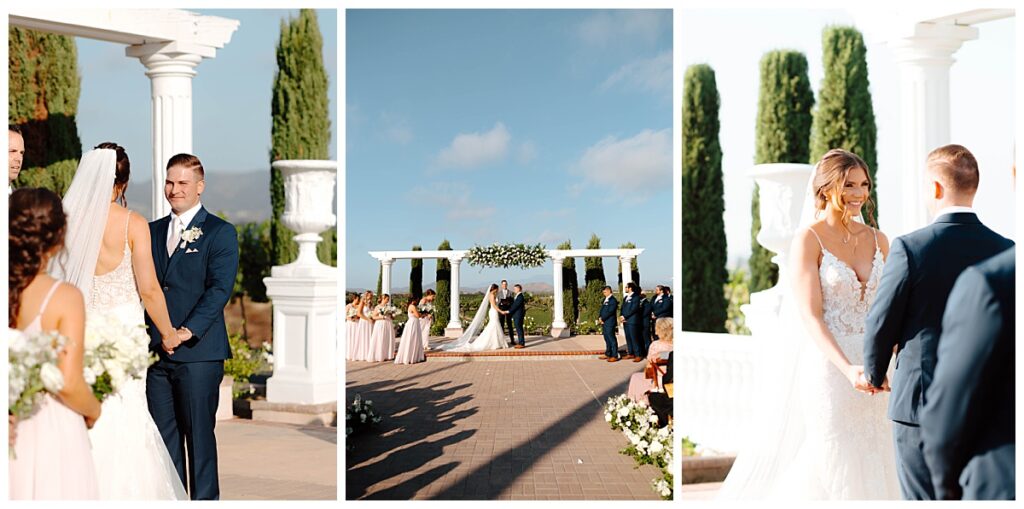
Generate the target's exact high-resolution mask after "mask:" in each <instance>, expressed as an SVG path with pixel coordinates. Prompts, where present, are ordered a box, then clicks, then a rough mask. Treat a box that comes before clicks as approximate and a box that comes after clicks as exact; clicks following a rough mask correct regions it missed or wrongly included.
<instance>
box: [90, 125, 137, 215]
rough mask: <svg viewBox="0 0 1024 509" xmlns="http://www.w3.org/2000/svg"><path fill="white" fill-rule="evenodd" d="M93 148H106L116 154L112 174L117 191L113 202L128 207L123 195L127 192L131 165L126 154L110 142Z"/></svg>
mask: <svg viewBox="0 0 1024 509" xmlns="http://www.w3.org/2000/svg"><path fill="white" fill-rule="evenodd" d="M94 148H98V149H99V148H106V149H110V150H113V151H114V152H117V170H116V171H115V172H114V189H115V190H117V198H114V200H115V201H116V202H117V203H120V204H121V206H123V207H128V198H126V197H125V195H124V193H125V191H127V190H128V177H129V176H130V175H131V172H132V163H131V161H129V160H128V153H127V152H125V151H124V147H122V146H120V145H118V144H117V143H114V142H112V141H105V142H103V143H100V144H99V145H96V147H94Z"/></svg>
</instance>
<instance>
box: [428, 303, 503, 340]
mask: <svg viewBox="0 0 1024 509" xmlns="http://www.w3.org/2000/svg"><path fill="white" fill-rule="evenodd" d="M484 305H486V306H488V308H490V309H489V310H488V312H487V326H486V327H484V330H483V331H482V332H481V333H480V335H479V336H475V337H474V324H472V323H471V324H470V326H469V327H467V330H466V332H465V333H464V334H463V335H462V336H461V337H460V338H459V339H457V340H455V341H452V342H451V343H448V344H446V345H442V346H440V347H439V348H438V350H443V351H446V352H483V351H486V350H500V349H502V348H508V339H507V336H505V332H504V331H503V330H502V329H501V319H500V315H499V313H498V310H497V309H495V308H494V306H492V305H490V299H488V298H486V297H485V298H484V301H483V303H481V306H484ZM480 311H482V309H481V310H478V312H477V315H478V316H480V314H481V313H480ZM475 321H476V320H474V322H475Z"/></svg>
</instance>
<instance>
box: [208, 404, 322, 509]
mask: <svg viewBox="0 0 1024 509" xmlns="http://www.w3.org/2000/svg"><path fill="white" fill-rule="evenodd" d="M337 445H338V430H337V428H325V427H306V426H290V425H286V424H271V423H263V422H255V421H250V420H244V419H233V420H230V421H221V422H218V423H217V453H218V469H219V471H220V492H221V493H220V496H221V499H223V500H337V498H338V487H337V485H338V447H337Z"/></svg>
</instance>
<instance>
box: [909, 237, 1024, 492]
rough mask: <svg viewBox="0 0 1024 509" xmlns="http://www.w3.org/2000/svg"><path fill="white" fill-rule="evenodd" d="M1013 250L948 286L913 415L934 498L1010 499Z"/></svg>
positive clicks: (1013, 300)
mask: <svg viewBox="0 0 1024 509" xmlns="http://www.w3.org/2000/svg"><path fill="white" fill-rule="evenodd" d="M1016 251H1017V250H1016V248H1010V249H1007V250H1006V251H1003V252H1002V253H1001V254H998V255H996V256H995V257H993V258H990V259H989V260H986V261H984V262H982V263H980V264H978V265H975V266H973V267H971V268H969V269H967V270H965V271H964V273H963V274H962V275H961V276H960V278H959V279H957V281H956V285H955V286H954V287H953V291H952V292H950V294H949V303H948V304H947V305H946V314H945V316H944V317H943V319H942V337H941V338H940V339H939V350H938V363H937V365H936V367H935V376H934V378H933V379H932V383H931V385H930V386H929V387H928V390H927V392H926V393H925V395H926V396H927V398H926V402H925V405H924V408H923V409H922V410H921V435H922V441H923V442H924V458H925V461H926V462H927V463H928V469H929V471H931V474H932V484H933V485H934V487H935V494H936V497H937V498H938V499H940V500H942V499H947V500H948V499H957V498H960V494H961V490H962V494H963V498H965V499H974V500H992V499H1013V498H1014V495H1015V489H1014V479H1013V476H1014V449H1015V446H1014V403H1015V396H1016V393H1015V390H1014V382H1013V381H1014V359H1015V355H1016V348H1015V344H1014V328H1015V324H1016V320H1015V317H1014V313H1015V309H1014V303H1015V298H1014V277H1015V275H1016V263H1015V262H1014V256H1015V255H1016Z"/></svg>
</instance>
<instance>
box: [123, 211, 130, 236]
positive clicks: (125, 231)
mask: <svg viewBox="0 0 1024 509" xmlns="http://www.w3.org/2000/svg"><path fill="white" fill-rule="evenodd" d="M131 219H132V211H130V210H129V211H128V215H127V216H126V217H125V219H124V243H125V244H127V243H128V223H129V222H130V221H131Z"/></svg>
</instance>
